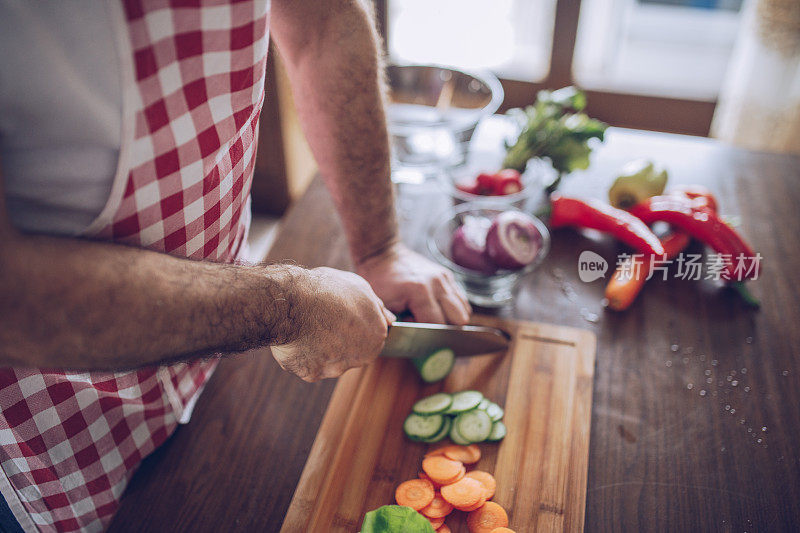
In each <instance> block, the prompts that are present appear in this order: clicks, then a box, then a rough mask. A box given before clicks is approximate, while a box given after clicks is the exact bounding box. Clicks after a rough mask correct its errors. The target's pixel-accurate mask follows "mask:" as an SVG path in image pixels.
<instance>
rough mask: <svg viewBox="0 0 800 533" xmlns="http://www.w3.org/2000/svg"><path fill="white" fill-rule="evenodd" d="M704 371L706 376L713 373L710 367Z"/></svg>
mask: <svg viewBox="0 0 800 533" xmlns="http://www.w3.org/2000/svg"><path fill="white" fill-rule="evenodd" d="M703 373H704V374H705V375H706V376H710V375H711V370H709V369H706V371H705V372H703Z"/></svg>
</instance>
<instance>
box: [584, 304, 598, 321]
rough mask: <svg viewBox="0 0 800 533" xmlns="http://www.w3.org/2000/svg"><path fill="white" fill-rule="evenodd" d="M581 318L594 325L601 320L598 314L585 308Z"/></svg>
mask: <svg viewBox="0 0 800 533" xmlns="http://www.w3.org/2000/svg"><path fill="white" fill-rule="evenodd" d="M581 317H583V319H584V320H585V321H587V322H591V323H593V324H594V323H595V322H597V321H598V320H600V315H598V314H597V313H592V312H591V311H589V310H588V309H586V308H585V307H583V308H581Z"/></svg>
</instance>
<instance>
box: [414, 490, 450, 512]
mask: <svg viewBox="0 0 800 533" xmlns="http://www.w3.org/2000/svg"><path fill="white" fill-rule="evenodd" d="M419 512H420V513H422V514H424V515H425V516H427V517H428V518H444V517H445V516H447V515H449V514H450V513H451V512H453V506H452V505H451V504H450V502H448V501H447V500H445V499H444V498H442V495H441V494H439V493H438V492H437V493H436V494H434V496H433V501H432V502H431V503H429V504H428V505H427V506H425V507H423V508H422V509H420V510H419Z"/></svg>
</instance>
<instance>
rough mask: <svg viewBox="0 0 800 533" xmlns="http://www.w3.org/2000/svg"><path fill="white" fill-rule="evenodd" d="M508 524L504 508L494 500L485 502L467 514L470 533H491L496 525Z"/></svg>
mask: <svg viewBox="0 0 800 533" xmlns="http://www.w3.org/2000/svg"><path fill="white" fill-rule="evenodd" d="M506 526H508V515H507V514H506V510H505V509H503V508H502V507H500V506H499V505H497V504H496V503H494V502H486V503H485V504H484V505H482V506H481V507H480V508H479V509H476V510H475V511H472V512H471V513H469V515H468V516H467V527H468V528H469V531H470V533H491V532H492V530H494V529H497V528H498V527H506Z"/></svg>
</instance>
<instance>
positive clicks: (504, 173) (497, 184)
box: [440, 154, 541, 209]
mask: <svg viewBox="0 0 800 533" xmlns="http://www.w3.org/2000/svg"><path fill="white" fill-rule="evenodd" d="M529 167H530V168H529V169H527V170H526V171H525V172H524V173H520V172H518V171H516V170H514V169H510V168H502V165H501V162H500V161H499V160H498V158H495V157H491V155H488V154H486V155H483V156H481V155H480V154H477V155H476V154H473V156H472V157H471V158H470V161H469V162H468V163H467V164H466V165H462V166H460V167H455V168H450V169H448V170H447V171H445V172H442V173H441V174H440V180H441V183H442V186H443V188H444V189H445V191H446V192H447V193H448V194H449V195H450V196H451V197H452V198H453V200H454V203H455V204H456V205H457V204H460V203H463V202H472V201H476V200H489V199H490V200H492V201H496V202H499V203H502V204H505V205H508V206H510V207H516V208H518V209H519V208H522V207H524V206H525V205H526V203H527V201H528V200H529V199H530V198H531V197H532V196H534V194H535V193H537V192H538V193H541V187H537V184H538V183H539V182H540V179H539V177H538V170H537V167H536V165H529Z"/></svg>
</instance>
